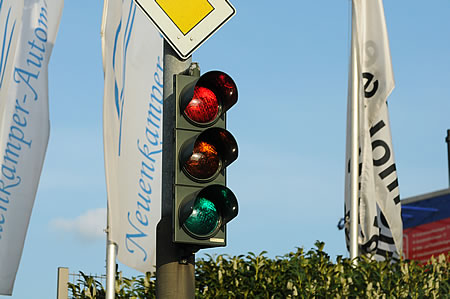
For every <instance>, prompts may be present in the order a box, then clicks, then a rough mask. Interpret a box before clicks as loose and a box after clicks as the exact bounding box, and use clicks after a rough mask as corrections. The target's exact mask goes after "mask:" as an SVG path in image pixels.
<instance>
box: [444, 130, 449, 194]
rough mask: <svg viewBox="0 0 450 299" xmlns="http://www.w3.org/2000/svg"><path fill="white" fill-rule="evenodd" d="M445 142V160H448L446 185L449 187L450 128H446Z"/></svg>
mask: <svg viewBox="0 0 450 299" xmlns="http://www.w3.org/2000/svg"><path fill="white" fill-rule="evenodd" d="M445 141H446V142H447V160H448V186H449V188H450V130H447V138H445Z"/></svg>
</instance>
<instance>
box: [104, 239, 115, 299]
mask: <svg viewBox="0 0 450 299" xmlns="http://www.w3.org/2000/svg"><path fill="white" fill-rule="evenodd" d="M107 235H108V238H107V243H106V297H105V298H106V299H114V298H115V297H116V287H115V284H116V253H117V245H116V243H114V242H112V241H111V240H109V233H107Z"/></svg>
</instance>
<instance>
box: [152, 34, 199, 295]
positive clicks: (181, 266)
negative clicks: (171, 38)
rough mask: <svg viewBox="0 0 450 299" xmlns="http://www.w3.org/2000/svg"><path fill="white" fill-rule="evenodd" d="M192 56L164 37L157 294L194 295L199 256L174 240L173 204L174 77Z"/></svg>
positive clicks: (187, 67) (187, 64)
mask: <svg viewBox="0 0 450 299" xmlns="http://www.w3.org/2000/svg"><path fill="white" fill-rule="evenodd" d="M191 61H192V58H191V57H189V58H188V59H187V60H182V59H181V58H180V57H178V55H177V54H176V52H175V51H174V50H173V49H172V47H171V46H170V45H169V44H168V43H167V42H166V41H164V87H163V97H164V106H163V166H162V209H161V216H162V219H161V221H160V222H159V223H158V226H157V233H156V235H157V237H156V240H157V241H156V296H157V298H161V299H170V298H174V299H183V298H194V296H195V277H194V264H195V256H194V254H193V253H192V252H189V251H188V250H187V249H185V247H183V246H180V245H177V244H174V243H173V242H172V205H173V190H174V186H173V184H174V176H173V175H174V174H173V172H172V169H173V168H174V157H175V148H174V147H175V144H174V129H175V113H176V111H175V99H174V94H173V77H174V75H175V74H180V73H186V72H187V71H188V70H189V67H190V65H191Z"/></svg>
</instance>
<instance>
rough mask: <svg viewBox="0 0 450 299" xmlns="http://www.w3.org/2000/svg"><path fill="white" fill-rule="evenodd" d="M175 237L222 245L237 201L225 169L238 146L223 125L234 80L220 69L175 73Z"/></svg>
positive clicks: (233, 101) (233, 95)
mask: <svg viewBox="0 0 450 299" xmlns="http://www.w3.org/2000/svg"><path fill="white" fill-rule="evenodd" d="M174 93H175V109H176V115H175V163H174V164H175V166H174V168H175V169H174V172H175V173H174V180H175V190H174V203H173V214H172V216H173V217H172V219H173V241H174V242H175V243H184V244H191V245H196V246H197V247H199V248H208V247H216V246H225V245H226V224H227V223H228V222H229V221H230V220H232V219H233V218H234V217H236V216H237V214H238V202H237V199H236V196H235V195H234V194H233V192H232V191H231V190H230V189H228V188H227V187H226V167H227V166H228V165H230V164H231V163H232V162H234V161H235V160H236V159H237V157H238V146H237V143H236V140H235V139H234V137H233V135H232V134H231V133H230V132H228V131H227V130H226V129H225V128H226V112H227V111H228V110H229V109H230V108H231V107H232V106H233V105H234V104H236V102H237V97H238V95H237V87H236V84H235V83H234V81H233V79H231V77H230V76H228V75H227V74H225V73H223V72H220V71H211V72H208V73H205V74H204V75H202V76H200V77H198V76H188V75H175V78H174Z"/></svg>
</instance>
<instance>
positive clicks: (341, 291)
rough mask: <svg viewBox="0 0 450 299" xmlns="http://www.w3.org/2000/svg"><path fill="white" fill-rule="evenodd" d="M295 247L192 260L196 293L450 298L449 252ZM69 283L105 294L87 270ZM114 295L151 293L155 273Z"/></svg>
mask: <svg viewBox="0 0 450 299" xmlns="http://www.w3.org/2000/svg"><path fill="white" fill-rule="evenodd" d="M316 247H317V248H316V249H314V250H310V251H308V252H306V253H305V252H304V250H303V249H301V248H298V249H297V251H296V252H290V253H288V254H286V255H284V256H282V257H276V258H275V259H271V258H268V257H267V256H266V252H262V253H261V254H259V255H256V254H254V253H251V252H250V253H248V254H247V255H245V256H244V255H240V256H233V257H231V256H228V255H219V256H215V257H213V256H208V257H207V259H200V260H198V261H197V262H196V273H195V275H196V297H197V298H348V297H354V298H356V297H359V298H450V296H449V294H450V279H449V264H450V254H448V255H447V256H445V255H440V256H439V257H438V258H431V259H430V260H429V262H428V263H427V264H421V263H418V262H415V261H405V260H401V261H399V262H392V261H384V262H376V261H373V260H370V259H368V258H366V257H361V258H359V261H358V263H357V265H356V266H354V265H352V263H351V261H350V260H349V259H347V258H342V257H340V256H339V257H337V259H336V261H335V262H333V261H331V259H330V256H329V255H328V254H327V253H325V252H324V251H323V248H324V243H322V242H317V243H316ZM83 277H84V280H83V281H79V282H78V283H77V284H70V283H69V289H70V290H71V292H72V297H71V298H104V296H105V295H104V294H105V293H104V288H103V286H102V285H101V283H99V282H98V281H95V280H94V279H92V278H91V277H89V276H85V275H84V276H83ZM116 292H117V294H118V295H117V296H116V298H127V299H128V298H155V295H154V294H155V280H154V275H153V274H150V273H147V275H145V276H139V277H133V278H131V279H128V278H122V277H118V279H117V281H116Z"/></svg>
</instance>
